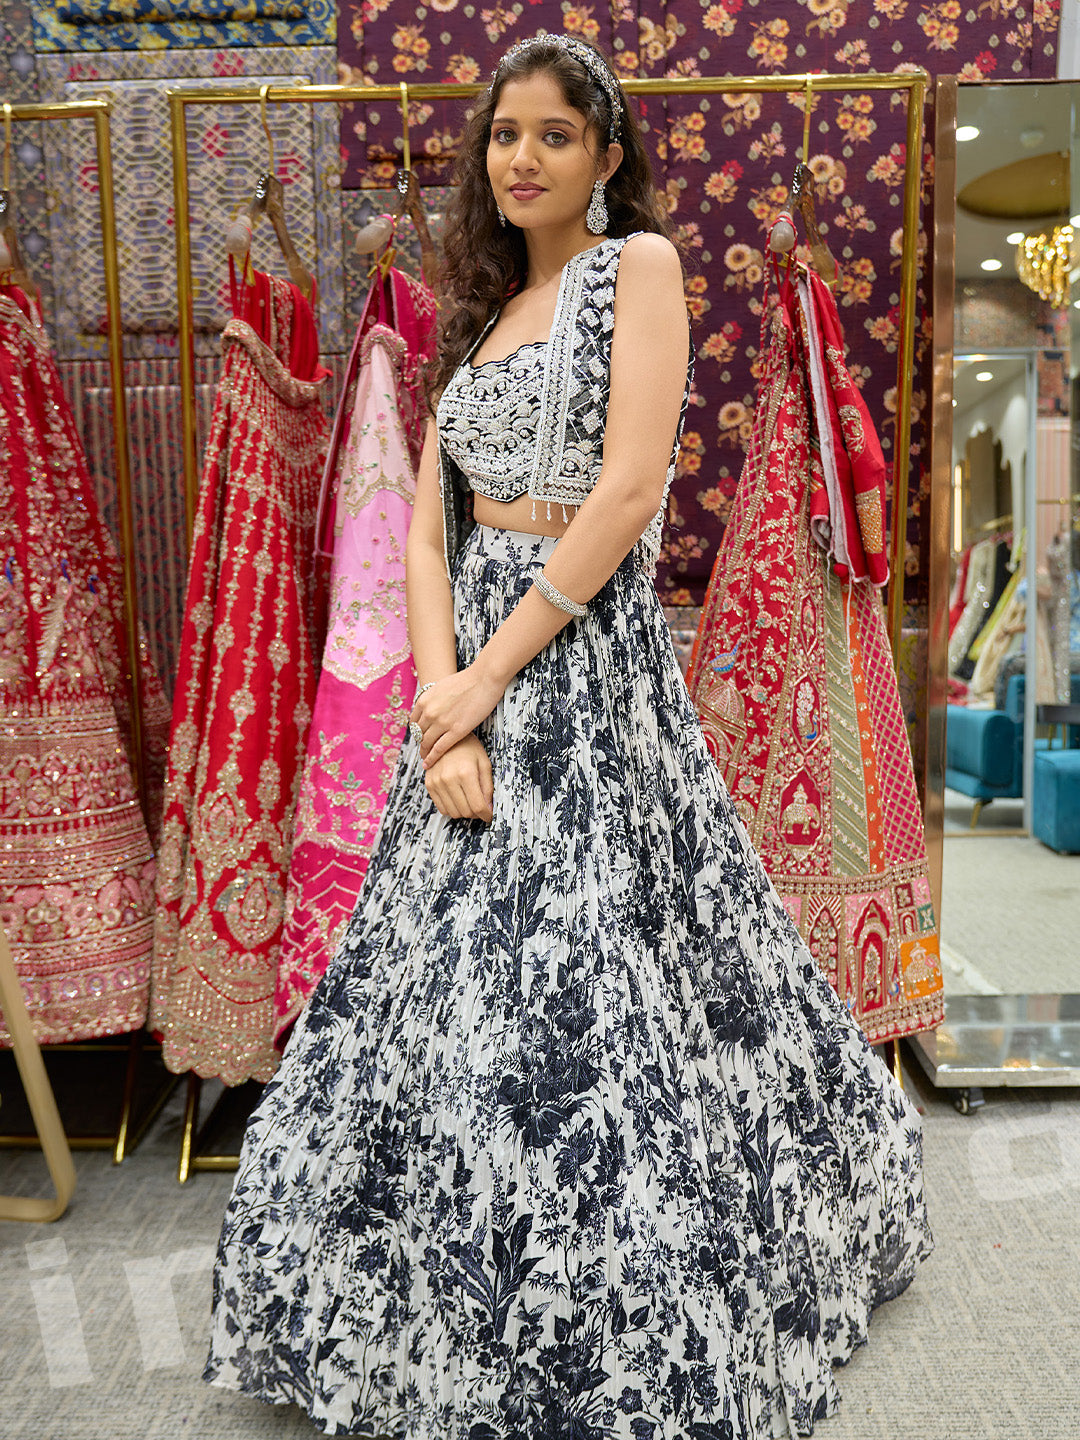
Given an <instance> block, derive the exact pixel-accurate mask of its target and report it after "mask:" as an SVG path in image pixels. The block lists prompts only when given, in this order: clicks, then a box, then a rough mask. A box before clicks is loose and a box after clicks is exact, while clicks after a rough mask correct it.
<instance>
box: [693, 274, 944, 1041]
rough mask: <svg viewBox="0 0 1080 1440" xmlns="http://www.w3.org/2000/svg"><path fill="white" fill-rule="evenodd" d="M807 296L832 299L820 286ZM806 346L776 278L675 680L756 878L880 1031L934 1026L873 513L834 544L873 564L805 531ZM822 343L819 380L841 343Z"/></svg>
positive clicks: (915, 824) (936, 978)
mask: <svg viewBox="0 0 1080 1440" xmlns="http://www.w3.org/2000/svg"><path fill="white" fill-rule="evenodd" d="M818 300H819V302H820V303H821V304H822V305H828V306H832V307H833V310H834V312H835V303H834V302H833V300H832V297H831V296H830V295H829V292H828V291H827V290H825V287H824V286H821V287H820V294H819V296H818ZM834 329H835V327H834ZM814 343H815V342H814V335H813V331H812V330H811V329H810V327H809V325H808V323H807V313H806V310H805V309H804V307H803V306H801V305H800V303H799V298H798V295H797V293H796V290H795V287H794V286H793V285H788V284H785V285H784V286H782V288H781V292H780V296H779V299H778V301H777V304H776V306H775V308H774V309H773V311H772V317H771V323H770V328H769V336H768V344H767V345H766V347H765V352H764V355H763V361H762V365H763V371H762V380H761V390H760V394H759V397H758V405H757V410H756V413H755V416H754V429H753V432H752V435H751V438H750V448H749V452H748V454H747V459H746V464H745V466H744V468H743V473H742V477H741V479H740V481H739V488H738V490H737V491H736V495H735V501H734V504H733V506H732V511H731V519H730V521H729V524H728V527H727V530H726V531H725V532H724V539H723V542H722V544H721V547H720V552H719V554H718V555H717V559H716V567H715V569H714V570H713V574H712V579H711V580H710V582H709V588H708V590H707V591H706V597H705V604H704V606H703V607H702V612H701V621H700V625H699V628H698V635H697V640H696V642H695V647H694V654H693V656H692V659H691V665H690V672H689V676H688V683H689V685H690V692H691V695H692V696H693V698H694V703H695V706H696V707H697V710H698V713H699V715H700V716H701V723H702V727H703V729H704V731H705V737H706V741H707V743H708V745H709V748H710V750H711V751H712V754H713V756H714V758H715V760H716V763H717V765H718V766H719V767H720V769H721V771H722V772H723V774H724V778H725V780H726V782H727V786H728V789H729V790H730V792H731V798H732V800H733V801H734V803H735V809H736V810H737V811H738V813H739V816H740V817H741V819H742V821H743V823H744V824H745V825H746V827H747V829H748V830H749V832H750V838H751V840H752V841H753V843H754V847H755V849H756V850H757V852H758V854H759V855H760V856H761V861H762V864H763V865H764V866H765V869H766V870H767V871H768V873H769V878H770V879H771V880H772V882H773V884H774V885H775V886H776V889H777V890H778V891H779V894H780V897H781V899H782V900H783V902H784V904H785V906H786V907H787V909H788V911H789V913H790V915H791V917H792V919H793V920H794V921H795V923H796V925H797V926H798V928H799V931H800V933H801V935H802V937H803V939H804V940H805V942H806V944H807V945H808V946H809V948H810V951H811V952H812V953H813V955H814V957H815V958H816V960H817V961H818V964H819V965H820V966H821V968H822V970H823V971H824V973H825V974H826V975H827V976H828V978H829V981H830V982H831V984H832V986H833V988H834V989H835V990H836V992H837V993H838V995H839V996H840V998H841V1000H842V1001H843V1002H844V1003H845V1005H846V1006H847V1007H848V1009H849V1010H850V1011H851V1013H852V1014H853V1015H854V1017H855V1018H856V1019H857V1020H858V1021H859V1023H860V1024H861V1025H862V1027H863V1030H864V1031H865V1033H866V1035H867V1037H868V1038H869V1039H870V1040H871V1041H872V1042H874V1043H879V1042H881V1041H883V1040H888V1039H893V1038H895V1037H897V1036H901V1035H910V1034H913V1033H915V1032H916V1031H919V1030H925V1029H929V1028H931V1027H932V1026H934V1025H937V1024H939V1023H940V1021H941V1018H942V1009H943V1000H942V977H941V968H940V963H939V960H938V939H937V927H936V923H935V917H934V910H933V905H932V902H931V896H930V881H929V875H928V871H927V863H926V846H925V841H924V837H923V826H922V813H921V810H920V808H919V799H918V794H917V792H916V789H915V778H914V773H913V770H912V763H911V750H910V747H909V744H908V739H907V733H906V729H905V726H904V716H903V711H902V709H901V705H900V696H899V691H898V688H897V681H896V673H895V670H894V668H893V663H892V656H891V654H890V651H889V643H888V635H887V633H886V629H885V617H884V612H883V609H882V604H881V598H880V593H879V592H878V591H877V590H876V589H875V588H874V584H873V583H872V581H876V579H877V578H878V576H879V574H880V569H879V567H878V565H877V561H879V560H880V559H881V556H882V551H881V549H880V546H879V547H877V548H876V549H875V547H874V546H873V545H872V544H871V539H872V538H873V527H872V526H870V527H868V528H867V530H866V531H864V532H862V533H861V535H859V534H858V533H857V532H858V521H857V520H855V519H853V520H852V522H851V524H850V525H849V529H848V541H849V544H850V545H851V548H852V550H853V551H854V549H855V542H856V541H858V547H859V550H860V551H862V552H864V553H862V554H860V556H859V562H858V568H860V569H862V570H863V571H864V573H868V574H869V576H870V577H871V578H868V579H866V580H863V581H860V582H858V583H845V582H843V581H841V580H840V579H839V578H838V577H837V575H836V574H835V573H834V572H835V568H836V563H837V562H836V559H835V557H834V558H833V559H831V560H830V558H829V557H828V556H827V555H826V553H825V551H824V550H823V549H821V548H820V546H819V545H818V544H817V543H816V542H815V540H814V538H813V536H812V533H811V525H812V519H813V516H812V507H811V503H810V499H811V497H812V495H813V493H814V492H815V490H817V491H819V492H820V490H821V489H823V488H824V485H825V478H824V477H823V474H822V462H821V453H822V448H823V443H824V442H822V439H821V437H822V434H823V427H824V426H826V425H827V424H828V423H829V417H828V413H827V412H826V413H825V414H822V412H821V408H820V405H819V399H818V397H819V395H820V386H819V387H815V386H814V384H813V383H812V381H813V379H814V376H813V373H812V365H813V359H814V357H813V354H812V349H813V345H814ZM819 343H820V342H819ZM827 358H828V372H826V373H829V374H830V383H831V374H832V373H834V372H835V370H836V369H837V367H843V356H842V354H840V353H839V352H838V351H837V353H836V354H835V355H833V356H829V357H827ZM822 368H823V370H824V366H823V367H822ZM845 374H846V369H845ZM819 378H820V377H819ZM848 383H849V384H850V381H849V382H848ZM868 423H869V419H868V417H866V418H865V420H864V421H863V424H868ZM845 431H846V432H847V433H848V434H850V433H852V432H851V431H850V430H848V428H847V427H846V426H845ZM856 493H857V492H856ZM852 508H854V507H852ZM845 561H846V565H845V568H847V569H849V570H850V569H851V568H853V566H852V557H851V556H848V555H847V554H845Z"/></svg>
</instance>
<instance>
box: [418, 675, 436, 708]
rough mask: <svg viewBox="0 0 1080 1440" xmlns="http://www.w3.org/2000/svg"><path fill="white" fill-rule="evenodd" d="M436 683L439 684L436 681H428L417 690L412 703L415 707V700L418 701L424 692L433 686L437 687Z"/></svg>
mask: <svg viewBox="0 0 1080 1440" xmlns="http://www.w3.org/2000/svg"><path fill="white" fill-rule="evenodd" d="M438 683H439V682H438V681H437V680H429V681H428V682H427V684H426V685H421V686H420V689H419V690H417V692H416V694H415V695H414V696H413V702H412V703H413V704H414V705H415V704H416V702H417V700H419V699H420V696H421V695H423V693H424V691H425V690H430V689H431V687H432V686H433V685H437V684H438Z"/></svg>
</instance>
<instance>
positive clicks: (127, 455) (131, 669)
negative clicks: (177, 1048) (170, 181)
mask: <svg viewBox="0 0 1080 1440" xmlns="http://www.w3.org/2000/svg"><path fill="white" fill-rule="evenodd" d="M0 103H2V101H0ZM111 109H112V106H111V104H110V102H109V101H107V100H73V101H62V102H56V103H55V104H25V105H24V104H12V105H11V106H10V107H5V116H6V117H8V118H10V119H11V120H12V121H13V122H23V123H36V122H39V121H48V120H79V119H88V120H93V122H94V141H95V148H96V155H97V169H98V206H99V211H100V215H101V248H102V260H103V264H104V271H105V299H106V316H107V322H108V346H109V379H110V386H111V390H112V402H113V403H112V429H113V444H114V448H115V453H116V508H117V514H118V517H119V522H120V536H119V542H120V543H119V549H120V562H121V567H122V574H123V584H124V629H125V633H126V641H127V657H126V659H127V673H126V675H125V679H126V681H127V684H128V687H129V692H130V695H129V698H130V705H131V755H130V761H131V768H132V777H133V780H134V783H135V790H136V793H137V794H138V796H139V799H140V802H141V804H142V809H143V814H144V816H145V815H146V813H147V796H146V777H145V770H144V766H143V717H142V692H141V686H140V662H139V603H138V593H137V589H136V584H135V523H134V511H133V506H132V495H131V452H130V449H129V439H128V423H127V395H126V391H125V389H124V344H123V330H122V326H121V314H120V269H119V260H118V256H117V247H116V204H115V199H114V185H113V168H112V147H111V132H110V124H109V116H110V111H111ZM44 1048H45V1049H57V1050H61V1051H73V1050H76V1049H87V1048H95V1049H100V1048H101V1047H99V1046H94V1047H89V1046H87V1045H85V1044H83V1045H56V1046H51V1045H47V1046H45V1047H44ZM126 1048H127V1052H128V1055H127V1065H126V1069H125V1075H124V1083H123V1091H122V1095H121V1102H120V1115H119V1119H118V1122H117V1128H116V1131H115V1133H114V1134H112V1135H108V1134H103V1135H76V1136H71V1137H69V1143H70V1144H71V1146H72V1148H74V1149H111V1150H112V1154H113V1163H114V1164H116V1165H119V1164H120V1163H121V1161H122V1160H123V1159H124V1157H125V1155H126V1154H127V1153H128V1152H129V1151H130V1150H133V1149H134V1148H135V1146H136V1145H137V1144H138V1142H139V1140H140V1139H141V1138H142V1136H143V1134H144V1133H145V1131H146V1128H147V1127H148V1125H149V1124H150V1122H151V1120H152V1119H153V1118H154V1115H155V1114H156V1113H157V1110H158V1109H159V1108H160V1106H161V1104H163V1103H164V1100H165V1098H166V1095H165V1094H162V1095H161V1096H160V1097H159V1098H158V1100H157V1102H156V1103H155V1106H154V1108H153V1109H152V1110H151V1113H150V1114H149V1115H148V1116H146V1117H145V1118H144V1119H143V1120H142V1122H141V1123H140V1126H139V1128H138V1130H137V1131H136V1132H134V1133H131V1114H132V1105H133V1101H134V1095H135V1082H136V1077H137V1072H138V1063H139V1057H140V1055H141V1052H142V1031H141V1030H133V1031H132V1032H131V1034H130V1037H129V1039H128V1040H127V1042H126ZM166 1094H167V1092H166ZM39 1143H40V1142H39V1141H38V1140H37V1139H36V1138H34V1137H32V1136H26V1135H0V1149H2V1148H11V1147H22V1146H31V1147H35V1148H36V1147H37V1146H38V1145H39Z"/></svg>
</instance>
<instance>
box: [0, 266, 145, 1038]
mask: <svg viewBox="0 0 1080 1440" xmlns="http://www.w3.org/2000/svg"><path fill="white" fill-rule="evenodd" d="M0 456H2V463H0V565H2V567H3V571H2V574H0V922H2V923H3V925H4V928H5V929H6V931H7V933H8V938H9V939H10V941H11V948H12V953H13V955H14V958H15V963H16V966H17V967H18V970H19V976H20V979H21V981H22V984H23V987H24V990H25V992H26V1003H27V1008H28V1010H29V1013H30V1017H31V1020H32V1021H33V1024H34V1033H35V1034H36V1036H37V1038H38V1040H39V1042H46V1041H47V1042H61V1041H66V1040H82V1039H86V1038H89V1037H90V1036H94V1035H112V1034H116V1033H119V1032H121V1031H125V1030H133V1029H136V1028H137V1027H138V1026H139V1025H141V1024H142V1022H143V1019H144V1018H145V1015H146V1000H147V993H148V989H149V981H150V944H151V935H152V929H153V903H154V896H153V889H154V862H153V854H152V851H151V848H150V839H149V837H148V835H147V831H146V825H145V823H144V819H143V814H142V810H141V808H140V805H139V801H138V798H137V797H136V794H135V789H134V785H133V781H132V771H131V758H130V739H131V727H130V713H129V692H128V681H127V651H126V642H125V638H124V637H125V630H124V619H123V616H124V609H123V606H124V601H123V581H122V576H121V570H120V563H119V559H118V557H117V553H116V548H115V546H114V544H113V541H112V538H111V536H110V534H109V532H108V529H107V528H106V526H105V524H104V522H103V521H102V518H101V515H100V512H99V509H98V505H97V500H96V498H95V495H94V489H93V485H92V483H91V479H90V475H89V472H88V470H87V466H86V459H85V456H84V453H83V449H82V444H81V442H80V439H79V436H78V432H77V431H76V429H75V425H74V422H73V420H72V416H71V411H70V409H69V407H68V403H67V400H66V399H65V397H64V392H63V390H62V388H61V385H60V377H59V374H58V372H57V369H56V363H55V361H54V360H53V357H52V353H51V350H50V347H49V340H48V336H47V335H46V333H45V330H44V327H43V324H42V317H41V310H40V307H39V305H38V302H37V300H36V299H31V298H30V297H29V296H28V295H27V294H26V293H25V292H24V291H23V290H22V289H20V288H19V287H18V286H16V285H10V284H3V285H0ZM140 658H141V663H142V702H143V720H144V735H145V737H146V738H147V741H148V746H147V748H148V749H152V748H153V746H154V740H155V736H157V744H158V748H159V749H160V748H162V747H161V740H160V732H161V721H162V717H163V714H165V715H167V711H165V710H164V696H163V693H162V690H161V686H160V683H159V681H158V677H157V675H156V673H155V672H154V670H153V667H152V665H151V663H150V659H149V655H148V653H147V651H146V647H145V644H143V645H142V646H141V656H140ZM0 1043H4V1044H7V1043H8V1036H7V1031H6V1029H4V1028H2V1027H0Z"/></svg>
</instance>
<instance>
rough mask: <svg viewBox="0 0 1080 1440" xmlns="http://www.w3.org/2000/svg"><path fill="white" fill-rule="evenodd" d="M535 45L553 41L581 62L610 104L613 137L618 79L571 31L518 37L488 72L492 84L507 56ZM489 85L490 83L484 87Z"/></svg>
mask: <svg viewBox="0 0 1080 1440" xmlns="http://www.w3.org/2000/svg"><path fill="white" fill-rule="evenodd" d="M536 45H557V46H558V47H559V49H560V50H565V51H566V53H567V54H568V55H570V56H571V57H572V58H573V59H574V60H576V61H577V62H578V64H579V65H584V67H585V69H586V70H588V72H589V74H590V75H591V76H592V77H593V79H594V80H595V81H596V83H597V84H598V85H599V86H600V88H601V89H602V90H603V92H604V94H605V95H606V96H607V98H608V104H609V105H610V107H611V128H610V132H609V134H608V139H609V140H617V139H618V138H619V131H620V129H621V128H622V112H623V102H622V91H621V89H620V88H619V82H618V80H616V78H615V76H614V75H613V74H612V73H611V71H610V70H609V69H608V67H607V66H606V65H605V64H604V62H603V60H602V59H601V58H600V56H599V55H598V54H597V53H596V51H595V50H593V49H592V48H591V46H589V45H584V44H582V42H581V41H580V40H575V39H574V37H573V36H572V35H549V34H548V33H547V31H545V30H541V31H540V32H539V34H536V35H533V36H531V37H530V38H529V39H528V40H519V41H518V42H517V44H516V45H511V47H510V49H509V50H508V51H507V52H506V54H505V55H504V56H503V57H502V59H501V60H500V61H499V63H498V65H496V67H495V69H494V70H493V71H492V72H491V78H492V84H494V82H495V80H496V79H497V78H498V74H499V71H500V70H501V69H502V67H503V66H504V65H505V64H506V62H507V60H513V59H515V58H516V57H517V56H518V55H521V54H523V52H524V51H526V50H531V49H533V47H534V46H536ZM488 88H489V89H490V88H491V86H489V87H488Z"/></svg>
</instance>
